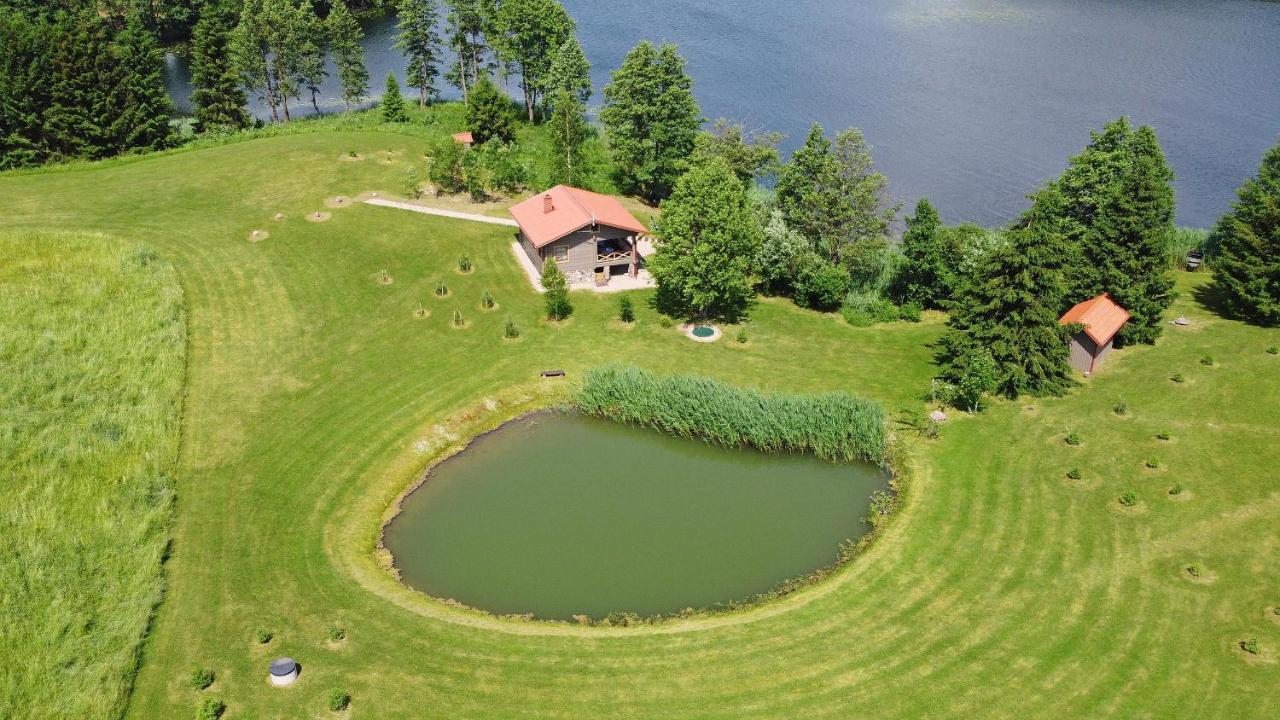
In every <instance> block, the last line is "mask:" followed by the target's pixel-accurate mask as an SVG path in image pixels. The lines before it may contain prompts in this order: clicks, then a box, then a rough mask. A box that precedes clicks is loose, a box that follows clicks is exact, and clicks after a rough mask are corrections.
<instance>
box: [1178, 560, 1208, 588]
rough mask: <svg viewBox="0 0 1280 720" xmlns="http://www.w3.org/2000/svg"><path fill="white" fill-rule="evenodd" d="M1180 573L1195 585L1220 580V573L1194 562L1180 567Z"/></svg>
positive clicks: (1184, 578)
mask: <svg viewBox="0 0 1280 720" xmlns="http://www.w3.org/2000/svg"><path fill="white" fill-rule="evenodd" d="M1178 574H1179V575H1181V576H1182V579H1183V580H1186V581H1187V582H1189V583H1191V584H1193V585H1212V584H1214V583H1216V582H1218V573H1216V572H1214V571H1212V570H1208V569H1206V568H1204V567H1202V566H1198V565H1195V564H1194V563H1192V564H1187V565H1183V566H1182V567H1180V568H1178Z"/></svg>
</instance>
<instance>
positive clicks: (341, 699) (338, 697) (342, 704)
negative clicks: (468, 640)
mask: <svg viewBox="0 0 1280 720" xmlns="http://www.w3.org/2000/svg"><path fill="white" fill-rule="evenodd" d="M328 697H329V709H330V710H332V711H334V712H338V711H339V710H346V709H347V706H348V705H350V704H351V695H350V693H348V692H347V691H346V690H342V689H340V688H333V689H331V690H329V696H328Z"/></svg>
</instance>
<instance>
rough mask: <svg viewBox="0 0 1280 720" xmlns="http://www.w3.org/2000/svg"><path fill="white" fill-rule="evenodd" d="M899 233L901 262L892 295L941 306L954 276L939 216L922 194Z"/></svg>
mask: <svg viewBox="0 0 1280 720" xmlns="http://www.w3.org/2000/svg"><path fill="white" fill-rule="evenodd" d="M906 222H907V231H906V232H905V233H903V235H902V254H903V262H902V265H901V266H900V267H899V269H898V276H897V277H896V278H895V296H896V297H897V298H898V299H900V300H902V301H904V302H905V301H911V302H918V303H920V304H921V305H923V306H925V307H929V308H935V309H936V308H941V307H943V304H944V303H945V301H947V300H949V299H950V297H951V288H952V286H953V285H954V282H955V280H954V278H952V277H951V273H950V269H949V267H948V260H947V258H948V256H949V255H950V253H948V248H947V247H946V246H945V245H944V244H943V240H942V220H941V218H939V217H938V211H937V210H934V209H933V205H930V204H929V201H928V200H926V199H924V198H921V199H920V202H918V203H917V204H916V212H915V215H913V216H911V217H908V218H907V220H906Z"/></svg>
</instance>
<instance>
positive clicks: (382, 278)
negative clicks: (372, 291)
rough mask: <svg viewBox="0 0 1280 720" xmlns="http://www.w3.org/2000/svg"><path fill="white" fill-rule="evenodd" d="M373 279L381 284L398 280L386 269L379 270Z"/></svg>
mask: <svg viewBox="0 0 1280 720" xmlns="http://www.w3.org/2000/svg"><path fill="white" fill-rule="evenodd" d="M373 281H374V282H376V283H378V284H379V285H390V284H391V283H394V282H395V281H396V280H395V278H393V277H391V273H389V272H387V271H386V270H379V271H378V272H376V273H374V274H373Z"/></svg>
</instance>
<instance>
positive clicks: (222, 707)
mask: <svg viewBox="0 0 1280 720" xmlns="http://www.w3.org/2000/svg"><path fill="white" fill-rule="evenodd" d="M226 711H227V704H226V703H224V702H222V701H221V700H219V699H217V698H211V697H204V698H200V702H198V703H196V720H218V718H220V717H222V714H223V713H224V712H226Z"/></svg>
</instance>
